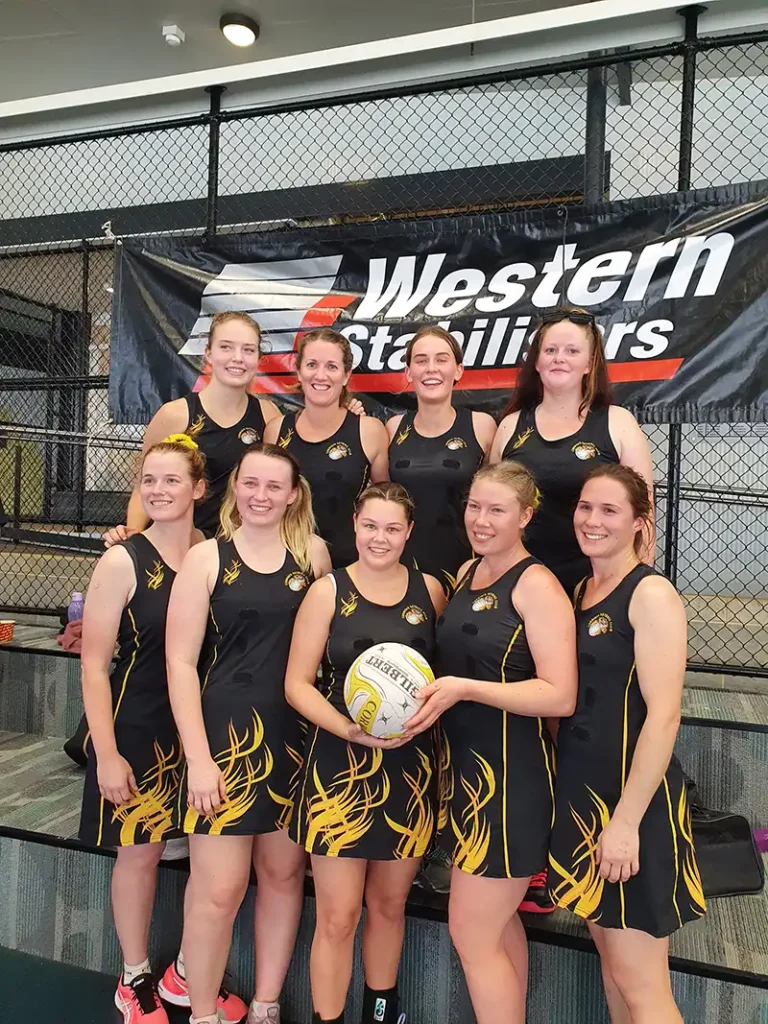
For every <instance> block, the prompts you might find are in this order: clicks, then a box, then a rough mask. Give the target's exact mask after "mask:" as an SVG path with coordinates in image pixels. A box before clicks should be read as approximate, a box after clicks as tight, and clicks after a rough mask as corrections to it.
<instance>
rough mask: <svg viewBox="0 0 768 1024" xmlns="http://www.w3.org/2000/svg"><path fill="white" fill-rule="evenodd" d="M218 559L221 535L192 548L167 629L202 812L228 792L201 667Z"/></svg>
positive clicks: (177, 714) (178, 715) (176, 707)
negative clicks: (206, 717)
mask: <svg viewBox="0 0 768 1024" xmlns="http://www.w3.org/2000/svg"><path fill="white" fill-rule="evenodd" d="M218 565H219V557H218V546H217V544H216V541H213V540H209V541H205V542H204V543H203V544H197V545H195V547H193V548H190V550H189V551H188V553H187V555H186V557H185V559H184V561H183V562H182V565H181V568H180V569H179V572H178V574H177V576H176V579H175V580H174V583H173V589H172V590H171V599H170V602H169V604H168V620H167V625H166V635H165V658H166V662H167V665H168V695H169V697H170V700H171V708H172V710H173V717H174V719H175V720H176V727H177V728H178V730H179V736H180V737H181V742H182V746H183V748H184V755H185V757H186V759H187V768H188V793H189V803H190V805H191V806H193V807H194V808H195V810H196V811H198V813H200V814H210V813H211V811H213V810H215V809H216V808H217V807H218V806H219V804H220V802H221V800H222V799H223V798H224V797H225V796H226V790H225V788H224V781H223V777H222V775H221V772H220V771H219V769H218V766H217V765H216V764H215V762H214V761H213V758H212V757H211V751H210V747H209V746H208V737H207V735H206V732H205V722H204V721H203V708H202V701H201V692H200V678H199V676H198V671H197V665H198V660H199V658H200V650H201V648H202V646H203V639H204V638H205V628H206V623H207V620H208V614H209V610H210V603H211V592H212V590H213V586H214V583H215V581H216V573H217V572H218Z"/></svg>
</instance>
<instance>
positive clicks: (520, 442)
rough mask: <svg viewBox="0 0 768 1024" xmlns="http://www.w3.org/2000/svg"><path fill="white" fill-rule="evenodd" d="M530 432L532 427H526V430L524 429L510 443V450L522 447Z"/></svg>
mask: <svg viewBox="0 0 768 1024" xmlns="http://www.w3.org/2000/svg"><path fill="white" fill-rule="evenodd" d="M532 433H533V427H528V429H527V430H524V431H523V432H522V434H521V435H520V436H519V437H518V439H517V440H516V441H515V443H514V444H513V445H512V451H513V452H516V451H517V449H518V448H522V447H523V445H524V444H525V442H526V441H527V440H528V438H529V437H530V436H531V434H532Z"/></svg>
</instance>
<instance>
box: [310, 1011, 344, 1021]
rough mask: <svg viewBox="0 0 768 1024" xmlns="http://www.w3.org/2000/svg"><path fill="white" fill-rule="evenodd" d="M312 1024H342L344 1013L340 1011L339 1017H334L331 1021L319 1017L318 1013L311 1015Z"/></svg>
mask: <svg viewBox="0 0 768 1024" xmlns="http://www.w3.org/2000/svg"><path fill="white" fill-rule="evenodd" d="M312 1024H344V1011H343V1010H342V1012H341V1015H340V1016H339V1017H334V1018H333V1020H329V1019H328V1018H327V1017H321V1016H320V1014H319V1013H313V1014H312Z"/></svg>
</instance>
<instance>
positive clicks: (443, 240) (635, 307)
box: [110, 183, 768, 423]
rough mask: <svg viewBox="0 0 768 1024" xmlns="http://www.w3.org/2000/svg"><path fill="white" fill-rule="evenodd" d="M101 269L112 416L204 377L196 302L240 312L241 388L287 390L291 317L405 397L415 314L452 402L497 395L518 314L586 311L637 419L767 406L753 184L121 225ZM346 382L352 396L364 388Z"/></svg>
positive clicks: (759, 196)
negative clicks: (445, 370)
mask: <svg viewBox="0 0 768 1024" xmlns="http://www.w3.org/2000/svg"><path fill="white" fill-rule="evenodd" d="M117 253H118V258H117V260H116V271H115V293H114V314H113V330H112V359H111V371H110V403H111V410H112V414H113V416H114V418H115V420H116V421H117V422H120V423H140V422H145V421H146V420H148V419H149V418H150V416H151V415H152V414H153V413H154V412H155V411H156V410H157V408H158V407H159V406H160V405H161V404H162V403H163V402H166V401H168V400H170V399H172V398H177V397H179V396H180V395H182V394H184V393H185V392H187V391H189V390H191V389H192V388H193V387H196V388H199V387H201V386H204V383H205V378H204V377H203V376H201V367H202V361H201V359H200V357H201V355H202V353H203V350H204V348H205V344H206V338H207V333H208V328H209V325H210V321H211V317H212V316H213V314H214V313H216V312H217V311H219V310H228V309H238V310H244V311H247V312H248V313H250V314H251V315H252V316H253V317H254V319H256V320H257V321H258V323H259V324H260V325H261V328H262V331H263V335H264V341H265V345H264V355H263V356H262V359H261V362H260V374H259V376H258V378H257V379H256V381H255V382H254V387H253V390H254V391H256V392H261V393H268V394H272V395H274V396H275V397H277V399H278V400H280V397H281V396H283V397H284V398H285V399H286V401H288V402H292V401H294V400H295V399H294V398H293V395H292V390H291V389H292V385H293V381H294V377H293V360H294V355H293V353H294V350H295V345H296V342H297V339H298V337H300V335H301V333H302V332H304V331H307V330H310V329H311V328H313V327H319V326H332V327H335V328H336V329H337V330H340V331H342V333H344V334H345V335H346V336H347V337H348V338H349V340H350V343H351V345H352V350H353V353H354V359H355V369H354V374H353V377H352V381H351V389H352V390H354V391H355V392H357V393H359V394H362V396H363V400H364V402H365V404H366V407H367V408H369V410H370V411H372V412H378V413H385V412H386V413H389V412H392V411H396V410H402V409H403V408H407V407H409V406H411V405H412V402H413V396H412V395H411V394H409V392H408V389H407V385H406V381H405V376H404V373H403V347H404V345H405V343H406V342H407V340H408V339H409V338H410V337H411V336H412V335H413V333H414V332H415V331H416V330H417V329H418V328H419V327H420V326H421V325H422V324H425V323H431V324H440V325H441V326H443V327H445V328H447V329H448V330H449V331H451V332H453V333H454V334H455V336H456V338H457V339H458V340H459V343H460V344H461V347H462V350H463V353H464V366H465V373H464V376H463V378H462V380H461V382H460V385H459V386H460V388H461V390H460V391H458V392H457V396H456V398H457V401H458V402H461V403H465V404H469V405H471V406H472V407H474V408H484V409H488V410H490V411H497V410H499V409H501V408H502V407H503V406H504V405H505V404H506V401H507V399H508V395H509V391H510V389H511V388H513V387H514V384H515V379H516V376H517V373H518V370H519V367H520V364H521V361H522V360H523V359H524V358H525V354H526V349H527V344H528V339H529V338H530V335H531V332H532V330H533V329H534V328H535V326H536V321H537V317H538V316H539V315H540V314H541V313H542V312H543V311H544V310H547V309H551V308H552V307H555V306H557V305H560V304H562V303H563V302H565V303H567V304H569V305H574V306H581V307H584V308H585V309H588V310H590V311H591V312H593V313H594V315H595V317H596V318H597V322H598V324H599V326H600V328H601V330H602V331H603V334H604V341H605V349H606V355H607V358H608V363H609V367H610V374H611V379H612V380H613V382H614V383H615V397H616V400H617V401H620V402H621V403H622V404H624V405H626V406H628V407H630V408H632V409H633V410H634V411H635V412H636V413H638V415H639V416H640V417H641V419H643V420H645V421H647V422H657V423H660V422H696V421H720V422H727V421H741V420H753V419H759V420H763V419H765V418H766V410H768V184H766V183H761V185H749V186H747V185H745V186H728V187H724V188H721V189H708V190H705V191H700V192H687V193H682V194H674V195H670V196H659V197H654V198H652V199H642V200H632V201H627V202H619V203H611V204H605V205H603V206H600V207H591V208H588V207H570V208H568V209H566V208H563V207H560V208H559V209H547V210H527V211H523V212H520V213H510V214H498V215H482V216H480V215H478V216H477V217H461V218H455V217H445V218H439V219H430V220H424V221H418V220H416V221H404V222H388V223H373V224H366V225H347V226H340V227H333V228H327V227H324V228H312V229H306V230H302V231H298V230H294V231H290V232H285V231H273V232H261V233H259V234H225V235H221V236H219V237H217V238H215V239H209V240H207V241H204V240H202V239H198V238H193V239H189V238H185V239H178V238H176V239H174V238H171V237H165V238H157V239H149V240H147V239H143V240H126V241H125V242H124V243H122V244H120V245H118V249H117ZM365 396H368V397H367V398H366V397H365Z"/></svg>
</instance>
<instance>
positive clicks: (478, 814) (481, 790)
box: [451, 750, 496, 875]
mask: <svg viewBox="0 0 768 1024" xmlns="http://www.w3.org/2000/svg"><path fill="white" fill-rule="evenodd" d="M472 753H473V754H474V757H475V760H476V761H477V765H478V769H479V770H478V773H477V777H476V782H475V783H472V782H470V781H469V780H467V779H465V778H464V775H463V773H462V775H461V776H460V779H461V788H462V789H463V790H464V792H465V793H466V794H467V805H466V807H465V808H464V810H463V811H462V814H461V822H457V821H456V818H455V817H454V815H453V813H451V828H452V829H453V833H454V835H455V836H456V840H457V841H456V846H455V848H454V851H453V863H454V864H455V865H456V867H457V868H459V870H461V871H465V872H467V874H470V875H481V874H483V872H484V871H485V868H482V865H483V863H484V861H485V859H486V857H487V856H488V848H489V846H490V844H491V826H490V823H489V821H488V819H487V817H486V815H485V814H483V808H484V807H485V806H486V805H487V804H489V803H490V801H491V800H492V799H493V797H494V794H495V793H496V777H495V775H494V772H493V769H492V768H491V766H490V765H489V764H488V762H487V761H486V760H485V758H484V757H481V756H480V754H478V753H477V751H475V750H473V751H472ZM481 868H482V870H481Z"/></svg>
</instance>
